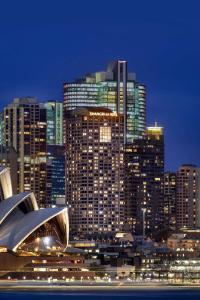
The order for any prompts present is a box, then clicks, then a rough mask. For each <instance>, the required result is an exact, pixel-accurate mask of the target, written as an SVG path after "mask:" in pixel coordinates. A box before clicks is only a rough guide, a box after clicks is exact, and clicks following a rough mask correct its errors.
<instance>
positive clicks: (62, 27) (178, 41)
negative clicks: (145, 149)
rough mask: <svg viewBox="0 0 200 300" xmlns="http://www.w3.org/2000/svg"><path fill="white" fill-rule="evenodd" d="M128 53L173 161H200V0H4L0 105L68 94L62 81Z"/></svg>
mask: <svg viewBox="0 0 200 300" xmlns="http://www.w3.org/2000/svg"><path fill="white" fill-rule="evenodd" d="M118 58H120V59H126V60H128V62H129V70H130V71H135V72H136V73H137V78H138V80H139V81H140V82H142V83H145V84H146V85H147V87H148V124H149V125H151V124H152V123H153V122H154V121H155V120H156V121H158V123H159V124H160V125H162V126H164V127H165V133H166V168H167V169H176V168H177V167H179V165H180V164H182V163H196V164H197V165H199V164H200V161H199V160H200V159H199V152H200V151H199V150H200V139H199V131H200V122H199V115H200V82H199V77H200V76H199V72H200V1H198V0H196V1H195V0H190V1H184V0H174V1H172V0H168V1H166V0H162V1H161V0H137V1H136V0H130V1H128V0H121V1H117V0H107V1H105V0H101V1H100V0H96V1H95V0H93V1H87V0H85V1H83V0H82V1H80V0H79V1H78V0H77V1H70V0H57V1H56V0H52V1H51V0H48V1H47V0H40V1H39V0H34V1H31V0H29V1H28V0H26V1H22V0H17V1H16V0H13V1H9V0H7V1H3V0H0V101H1V104H0V106H1V108H3V106H4V105H5V104H8V103H9V102H10V101H11V100H12V98H13V97H16V96H27V95H29V96H36V97H38V98H39V99H40V100H47V99H62V97H63V96H62V83H63V81H67V80H73V79H74V78H75V77H78V76H80V75H82V74H85V73H87V72H91V71H98V70H103V69H104V68H105V67H106V64H107V62H108V61H110V60H113V59H118Z"/></svg>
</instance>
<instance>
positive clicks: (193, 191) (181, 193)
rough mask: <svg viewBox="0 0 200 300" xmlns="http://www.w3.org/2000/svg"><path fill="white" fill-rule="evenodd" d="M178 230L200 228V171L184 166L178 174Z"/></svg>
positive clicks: (192, 166)
mask: <svg viewBox="0 0 200 300" xmlns="http://www.w3.org/2000/svg"><path fill="white" fill-rule="evenodd" d="M176 225H177V228H178V229H179V228H183V227H186V228H195V227H200V169H199V168H197V167H196V166H194V165H182V166H181V167H180V168H179V170H178V172H177V201H176Z"/></svg>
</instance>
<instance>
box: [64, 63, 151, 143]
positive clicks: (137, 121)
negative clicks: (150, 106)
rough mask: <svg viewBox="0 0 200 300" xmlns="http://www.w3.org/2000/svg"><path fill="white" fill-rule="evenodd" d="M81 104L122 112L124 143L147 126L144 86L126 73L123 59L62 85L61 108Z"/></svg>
mask: <svg viewBox="0 0 200 300" xmlns="http://www.w3.org/2000/svg"><path fill="white" fill-rule="evenodd" d="M81 106H93V107H95V106H96V107H106V108H109V109H111V110H112V111H113V112H117V113H122V114H124V142H125V143H131V142H133V140H134V139H137V138H141V137H142V136H143V135H144V132H145V128H146V87H145V86H144V85H143V84H140V83H138V82H137V80H136V76H135V74H133V73H128V70H127V62H126V61H116V62H112V63H110V64H109V65H108V68H107V71H104V72H97V73H93V74H89V75H86V76H85V77H83V78H81V79H78V80H76V81H75V82H72V83H65V84H64V110H65V111H67V110H71V109H74V108H76V107H81Z"/></svg>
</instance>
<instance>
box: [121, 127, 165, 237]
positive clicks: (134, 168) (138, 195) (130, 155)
mask: <svg viewBox="0 0 200 300" xmlns="http://www.w3.org/2000/svg"><path fill="white" fill-rule="evenodd" d="M126 160H127V163H126V198H127V199H128V202H127V216H128V220H129V224H130V226H131V227H132V228H133V231H134V232H135V233H136V234H147V235H153V234H154V233H156V232H158V231H159V230H161V229H162V228H163V224H164V187H163V180H164V136H163V128H162V127H158V126H157V125H155V127H148V128H147V130H146V135H145V137H144V138H143V139H137V140H135V141H134V143H133V144H132V145H130V146H129V147H127V148H126Z"/></svg>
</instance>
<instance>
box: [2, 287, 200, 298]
mask: <svg viewBox="0 0 200 300" xmlns="http://www.w3.org/2000/svg"><path fill="white" fill-rule="evenodd" d="M0 299H1V300H27V299H28V300H40V299H41V300H54V299H56V300H57V299H60V300H64V299H66V300H87V299H89V300H107V299H109V300H114V299H117V300H123V299H134V300H137V299H138V300H140V299H141V300H147V299H151V300H153V299H157V300H161V299H162V300H173V299H176V300H188V299H189V300H197V299H198V300H199V299H200V289H198V288H193V289H189V288H188V289H173V290H171V289H165V290H163V289H162V290H158V289H155V290H152V289H151V290H148V289H144V290H123V291H120V290H117V291H115V290H113V291H102V290H101V291H92V292H91V291H84V292H80V291H76V290H71V291H42V292H40V291H37V292H30V291H9V290H7V291H2V292H0Z"/></svg>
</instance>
